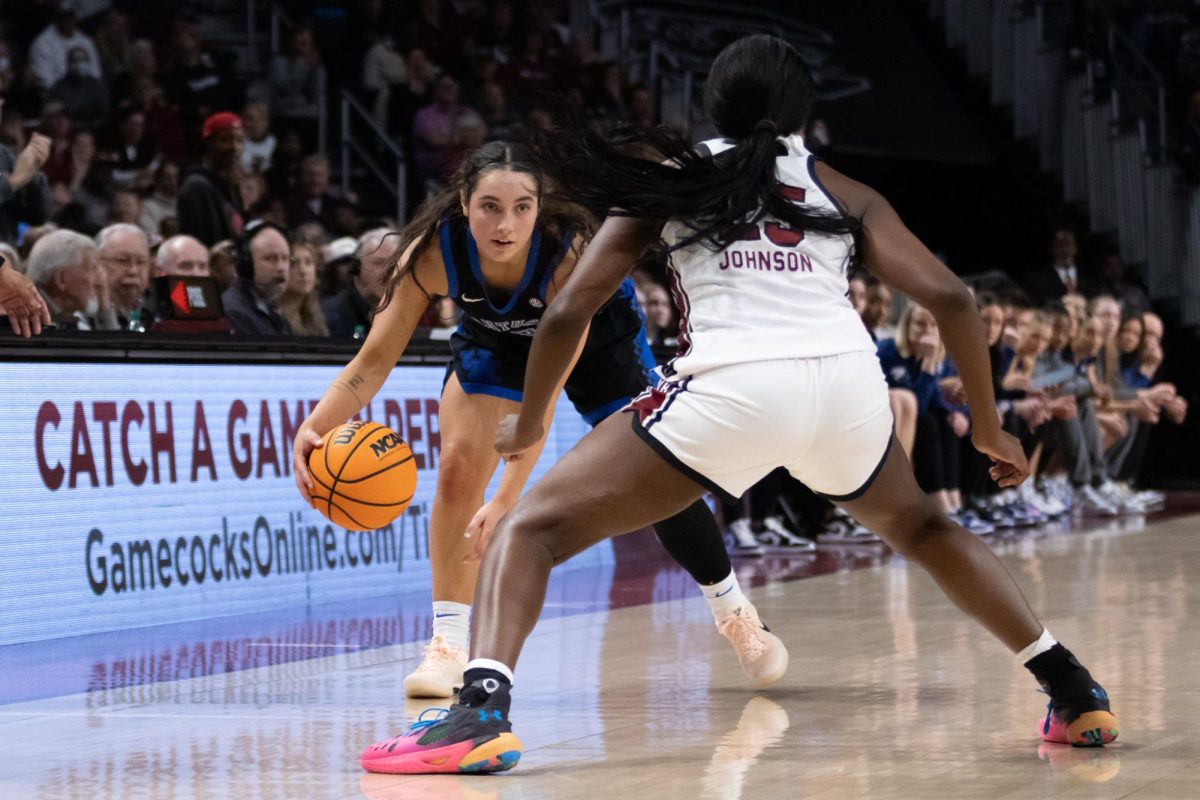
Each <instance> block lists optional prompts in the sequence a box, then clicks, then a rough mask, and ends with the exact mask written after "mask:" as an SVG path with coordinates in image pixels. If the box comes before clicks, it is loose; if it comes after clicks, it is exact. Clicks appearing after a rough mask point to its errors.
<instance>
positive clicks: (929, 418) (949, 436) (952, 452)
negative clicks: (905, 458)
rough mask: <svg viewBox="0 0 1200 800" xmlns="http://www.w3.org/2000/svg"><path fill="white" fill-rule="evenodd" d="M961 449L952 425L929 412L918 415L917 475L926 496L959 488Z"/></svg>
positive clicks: (915, 448) (914, 447) (914, 462)
mask: <svg viewBox="0 0 1200 800" xmlns="http://www.w3.org/2000/svg"><path fill="white" fill-rule="evenodd" d="M958 447H959V443H958V437H957V436H955V435H954V431H953V430H952V429H951V428H950V423H949V422H947V421H946V420H944V419H941V418H939V417H935V416H934V415H933V414H931V413H929V412H925V413H923V414H918V415H917V436H916V440H915V441H914V443H913V474H914V475H916V477H917V485H919V486H920V487H921V490H922V491H924V492H925V493H926V494H928V493H930V492H940V491H942V490H950V491H952V490H954V489H957V488H958Z"/></svg>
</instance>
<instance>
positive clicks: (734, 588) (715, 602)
mask: <svg viewBox="0 0 1200 800" xmlns="http://www.w3.org/2000/svg"><path fill="white" fill-rule="evenodd" d="M700 591H702V592H704V599H705V600H707V601H708V607H709V609H710V610H711V611H712V615H713V619H715V620H717V621H718V622H720V621H721V618H722V617H726V616H729V615H730V614H732V613H733V612H734V611H736V610H737V609H738V607H739V606H743V605H745V604H746V603H747V602H748V601H747V600H746V595H744V594H742V587H741V586H738V579H737V575H735V574H734V573H733V571H732V570H731V571H730V573H729V575H728V576H726V578H725V580H723V581H718V582H717V583H714V584H712V585H711V586H701V587H700Z"/></svg>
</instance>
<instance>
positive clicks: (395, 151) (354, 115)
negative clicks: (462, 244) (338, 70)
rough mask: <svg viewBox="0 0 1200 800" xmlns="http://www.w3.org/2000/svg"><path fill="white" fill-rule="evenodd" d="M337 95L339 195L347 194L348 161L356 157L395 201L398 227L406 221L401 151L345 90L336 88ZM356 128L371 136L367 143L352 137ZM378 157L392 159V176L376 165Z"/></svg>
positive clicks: (350, 174) (405, 177) (404, 165)
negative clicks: (339, 167)
mask: <svg viewBox="0 0 1200 800" xmlns="http://www.w3.org/2000/svg"><path fill="white" fill-rule="evenodd" d="M338 94H339V97H340V108H341V113H340V120H341V128H340V139H341V181H342V194H348V193H349V192H350V179H351V178H352V177H353V175H354V171H353V163H352V161H353V157H355V156H357V157H358V159H359V160H360V161H361V162H362V164H363V165H364V166H365V167H366V168H367V169H368V170H369V171H370V173H371V174H372V175H373V176H375V178H376V180H378V181H379V183H380V184H381V185H382V186H383V187H384V188H385V189H386V190H387V191H388V192H389V193H390V194H392V195H393V196H394V197H395V198H396V221H397V223H399V224H401V225H402V224H404V222H405V220H407V219H408V194H407V191H406V187H407V184H408V163H407V161H406V160H405V158H404V150H403V148H401V146H400V144H399V143H397V142H396V141H395V140H394V139H393V138H392V137H391V136H389V135H388V133H387V131H385V130H384V129H383V127H382V126H380V124H379V122H378V120H376V119H375V115H374V114H372V113H371V111H370V110H369V109H368V108H367V107H366V106H365V105H363V104H362V102H361V101H360V100H358V98H356V97H355V96H354V95H353V94H351V93H350V91H349V90H348V89H340V90H339V92H338ZM357 126H365V128H366V130H367V131H368V132H370V133H371V134H373V135H372V136H371V137H369V141H363V138H364V137H360V136H356V135H355V130H356V127H357ZM359 129H361V128H359ZM380 155H383V156H387V155H390V156H391V157H392V158H393V159H395V172H394V173H393V174H389V172H388V170H387V169H386V168H385V167H384V165H382V164H380V162H379V156H380ZM393 175H394V178H393Z"/></svg>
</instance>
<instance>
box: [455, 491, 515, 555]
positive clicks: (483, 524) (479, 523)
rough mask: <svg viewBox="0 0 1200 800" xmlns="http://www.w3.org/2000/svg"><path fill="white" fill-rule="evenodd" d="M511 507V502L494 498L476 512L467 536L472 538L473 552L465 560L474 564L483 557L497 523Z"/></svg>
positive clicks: (468, 527)
mask: <svg viewBox="0 0 1200 800" xmlns="http://www.w3.org/2000/svg"><path fill="white" fill-rule="evenodd" d="M510 508H512V505H511V504H510V503H506V502H503V501H501V500H497V499H495V498H493V499H492V500H491V501H490V502H487V503H484V504H483V505H482V506H481V507H480V509H479V510H478V511H476V512H475V516H473V517H471V524H470V525H468V526H467V533H466V537H467V538H468V539H470V540H471V552H470V553H468V554H467V557H466V558H464V559H463V561H465V562H466V563H468V564H474V563H477V562H479V561H480V560H481V559H482V558H483V554H484V552H485V551H486V550H487V546H488V542H490V541H491V540H492V531H494V530H496V524H497V523H498V522H500V520H501V518H503V517H504V515H505V514H507V513H508V510H509V509H510Z"/></svg>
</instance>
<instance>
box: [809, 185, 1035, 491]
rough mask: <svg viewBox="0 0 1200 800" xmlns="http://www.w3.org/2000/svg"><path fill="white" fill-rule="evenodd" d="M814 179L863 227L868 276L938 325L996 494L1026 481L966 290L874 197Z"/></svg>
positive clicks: (888, 206) (1026, 469) (860, 189)
mask: <svg viewBox="0 0 1200 800" xmlns="http://www.w3.org/2000/svg"><path fill="white" fill-rule="evenodd" d="M817 172H818V174H819V175H820V177H821V179H822V181H823V182H824V183H825V184H826V185H827V186H828V187H829V188H830V189H831V190H832V191H833V192H834V194H835V195H837V197H838V199H840V200H841V201H842V202H843V204H844V205H845V206H846V209H847V211H848V213H850V214H851V215H853V216H856V217H859V218H860V219H861V220H862V221H863V228H864V234H865V235H864V241H865V253H864V256H865V259H864V260H865V262H866V266H867V269H869V270H870V271H871V272H872V273H873V274H874V275H876V276H877V277H878V278H879V279H880V280H882V281H883V282H884V283H886V284H888V285H889V286H893V287H895V288H897V289H899V290H900V291H902V292H904V293H905V294H907V295H908V296H909V297H911V298H913V299H914V300H915V301H916V302H918V303H920V304H921V305H923V306H924V307H926V308H928V309H929V311H930V313H932V314H933V316H934V318H935V319H936V320H937V323H938V328H939V330H940V332H941V335H942V340H943V341H944V342H945V343H946V350H947V351H948V352H949V354H950V357H951V358H953V359H954V364H955V366H956V367H957V368H958V372H959V376H960V377H961V378H962V383H963V390H964V391H965V393H966V395H967V405H968V406H969V407H970V409H971V419H972V420H973V423H974V429H973V431H972V435H971V439H972V442H973V444H974V445H975V448H976V449H977V450H979V451H980V452H981V453H983V454H985V455H987V456H988V457H989V458H991V459H992V461H993V462H995V466H993V467H992V469H991V475H992V478H993V479H994V480H996V481H997V482H999V484H1000V485H1001V486H1016V485H1017V484H1019V483H1020V482H1021V481H1023V480H1024V479H1025V477H1026V476H1028V474H1029V462H1028V460H1027V459H1026V458H1025V453H1024V451H1023V450H1022V449H1021V446H1020V443H1019V442H1017V441H1016V439H1014V438H1013V437H1011V436H1009V435H1008V434H1006V433H1004V431H1003V430H1001V428H1000V423H999V420H998V418H997V416H996V397H995V393H994V391H993V389H992V373H991V361H990V359H989V358H988V353H987V338H986V335H985V333H984V330H983V320H982V319H981V318H980V316H979V311H978V310H977V309H976V308H975V299H974V298H973V297H972V296H971V292H970V290H968V289H967V287H966V284H964V283H963V282H962V281H961V280H959V278H958V276H957V275H955V274H954V273H953V272H951V271H950V270H949V269H947V268H946V266H945V265H944V264H942V263H941V262H940V261H938V260H937V258H936V257H935V256H934V255H933V253H931V252H929V250H928V248H926V247H925V245H923V244H921V241H920V240H919V239H917V237H916V236H914V235H913V233H912V231H910V230H909V229H908V228H907V227H906V226H905V225H904V223H903V222H902V221H901V220H900V215H899V214H897V213H896V211H895V209H893V208H892V206H891V204H889V203H888V201H887V200H885V199H884V198H883V197H882V196H881V195H880V194H879V193H878V192H876V191H875V190H873V189H871V188H870V187H867V186H864V185H863V184H861V183H858V182H857V181H854V180H851V179H850V178H847V177H846V176H844V175H842V174H840V173H838V172H836V171H835V170H833V169H832V168H830V167H828V166H826V165H824V164H818V165H817Z"/></svg>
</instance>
